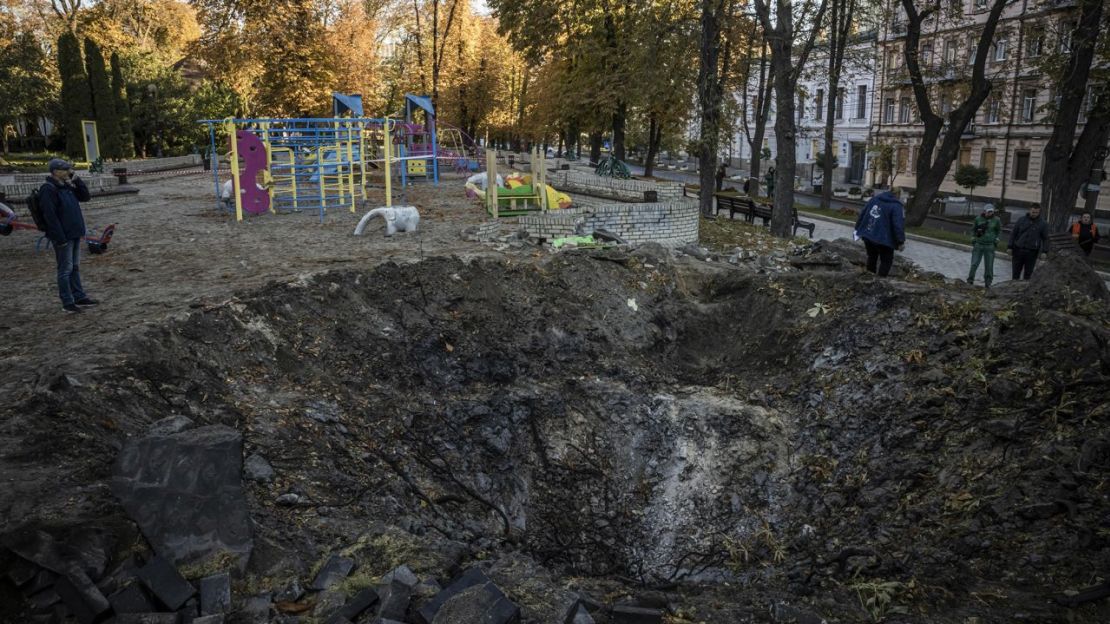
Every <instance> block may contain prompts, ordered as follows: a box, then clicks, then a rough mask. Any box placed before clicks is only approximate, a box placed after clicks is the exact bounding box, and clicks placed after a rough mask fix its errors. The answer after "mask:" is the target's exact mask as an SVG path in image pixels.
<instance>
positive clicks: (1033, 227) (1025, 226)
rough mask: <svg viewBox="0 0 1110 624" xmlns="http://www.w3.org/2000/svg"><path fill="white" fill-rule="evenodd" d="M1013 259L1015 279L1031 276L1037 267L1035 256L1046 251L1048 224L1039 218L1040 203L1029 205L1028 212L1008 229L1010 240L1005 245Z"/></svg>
mask: <svg viewBox="0 0 1110 624" xmlns="http://www.w3.org/2000/svg"><path fill="white" fill-rule="evenodd" d="M1006 248H1007V249H1009V250H1010V255H1011V257H1012V259H1013V269H1014V275H1013V278H1014V279H1015V280H1018V279H1029V278H1030V277H1033V269H1035V268H1036V267H1037V256H1039V255H1041V254H1042V253H1043V254H1047V253H1048V225H1046V224H1045V222H1044V219H1042V218H1041V205H1040V204H1033V205H1032V206H1030V207H1029V214H1027V215H1025V216H1023V217H1022V218H1020V219H1018V222H1017V223H1016V224H1015V225H1014V229H1013V230H1011V231H1010V242H1009V243H1008V244H1007V245H1006Z"/></svg>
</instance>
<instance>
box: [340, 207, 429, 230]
mask: <svg viewBox="0 0 1110 624" xmlns="http://www.w3.org/2000/svg"><path fill="white" fill-rule="evenodd" d="M378 215H381V217H382V218H383V219H385V235H386V236H393V235H394V234H396V233H397V232H398V231H401V232H415V231H416V226H417V225H418V224H419V223H420V213H419V212H417V211H416V206H393V207H392V208H385V207H383V208H375V209H373V210H371V211H370V212H368V213H366V214H365V215H364V216H363V217H362V219H361V220H360V221H359V222H358V226H357V227H356V228H355V236H362V231H363V230H365V229H366V224H367V223H369V222H370V219H373V218H374V217H376V216H378Z"/></svg>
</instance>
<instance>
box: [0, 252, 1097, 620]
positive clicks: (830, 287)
mask: <svg viewBox="0 0 1110 624" xmlns="http://www.w3.org/2000/svg"><path fill="white" fill-rule="evenodd" d="M695 265H696V266H695ZM1025 287H1026V285H1024V284H1013V285H1009V286H1007V287H1006V288H1004V289H999V291H998V292H996V293H995V294H993V295H992V296H989V297H984V296H983V295H982V294H981V293H979V292H975V293H972V292H971V291H968V290H960V289H947V288H943V287H939V288H938V287H937V286H936V285H934V284H931V283H928V282H921V281H895V280H889V281H884V280H878V281H876V280H875V279H874V278H870V277H862V276H860V275H859V274H858V273H856V272H854V271H820V272H811V271H803V272H793V273H784V274H780V275H770V276H768V275H759V274H754V273H751V272H746V271H742V270H734V269H731V268H728V267H725V268H719V267H718V268H715V267H712V266H710V265H705V264H702V263H693V262H691V263H689V264H676V263H675V261H673V260H672V259H671V258H670V256H669V255H668V254H666V253H665V252H662V251H661V250H660V249H652V248H650V247H649V248H644V249H641V250H639V251H633V252H627V251H615V250H608V251H580V252H570V253H564V254H560V255H556V256H551V257H546V258H544V259H540V260H535V259H527V260H524V259H506V260H476V261H472V262H465V261H461V260H458V259H451V258H432V259H428V260H425V261H423V262H420V263H415V264H405V265H396V264H387V265H384V266H381V267H378V268H376V269H373V270H368V271H355V270H348V271H338V272H331V273H326V274H323V275H318V276H315V277H311V278H305V279H304V280H302V281H299V282H295V283H275V284H271V285H270V286H268V287H266V288H264V289H262V290H259V291H256V292H250V293H245V294H242V295H240V296H239V297H238V298H237V299H235V300H233V301H231V302H229V303H227V304H224V305H220V306H215V307H211V308H208V309H203V310H198V311H196V312H195V313H192V314H190V315H189V316H187V317H185V318H183V319H181V320H179V321H174V322H171V323H168V324H166V325H164V326H161V327H158V328H154V329H152V330H150V331H148V332H145V333H143V334H141V335H140V336H138V337H135V338H133V339H132V340H131V342H129V343H128V344H125V345H122V346H121V349H122V352H123V354H124V357H123V362H122V364H120V365H119V366H118V367H115V368H113V369H112V370H111V371H107V372H104V373H102V374H100V375H99V376H98V377H97V378H96V379H84V380H75V379H72V378H68V377H66V376H64V375H58V376H56V377H54V378H52V379H48V380H46V381H44V382H43V383H42V384H40V386H39V387H38V388H37V389H36V390H35V392H34V393H33V394H32V395H31V396H29V397H27V399H26V400H25V401H23V402H22V403H21V404H19V405H17V406H14V408H15V411H14V412H13V415H12V416H11V417H10V418H7V419H6V421H5V422H6V423H7V424H6V426H5V430H4V432H3V435H5V436H7V437H10V438H12V439H17V440H18V442H19V443H18V446H17V447H16V446H14V445H13V446H12V447H11V448H18V449H19V453H18V454H10V455H9V456H8V457H7V458H6V460H5V461H6V463H5V471H6V472H7V473H8V474H6V475H5V479H6V480H10V481H11V482H12V483H14V485H13V486H12V488H13V489H14V490H15V491H16V492H17V496H18V497H20V500H22V501H24V502H21V503H19V504H13V505H10V506H9V508H8V509H9V511H8V514H9V517H8V518H6V519H5V521H6V522H9V523H10V525H11V526H15V525H16V524H22V525H24V526H27V525H33V526H36V527H40V528H46V529H47V530H48V531H54V532H58V533H59V534H60V533H61V532H63V530H64V529H66V528H67V527H74V526H85V525H95V526H103V527H114V528H113V529H112V530H114V531H116V532H117V533H119V538H120V541H121V543H122V544H123V546H121V552H122V551H123V550H127V549H130V550H131V551H135V550H136V549H141V545H137V542H136V537H135V532H134V529H127V528H125V527H126V525H127V522H126V521H125V520H124V514H123V511H122V509H121V508H120V507H119V505H118V503H117V502H116V501H115V500H114V499H113V498H112V497H111V495H110V493H109V492H108V491H107V488H106V487H105V485H104V483H105V482H106V480H107V478H108V475H109V471H110V469H111V464H112V461H113V460H114V458H115V456H116V454H117V452H118V449H119V448H120V446H121V444H122V443H123V441H124V440H125V439H126V438H127V437H128V436H130V435H134V434H137V433H140V432H142V431H143V430H144V428H145V427H146V426H147V425H148V424H149V423H151V422H153V421H155V420H158V419H161V418H164V417H165V416H168V415H172V414H180V415H186V416H188V417H190V418H191V419H193V420H194V421H196V422H197V423H198V424H203V425H207V424H222V425H227V426H230V427H233V428H235V429H237V430H239V431H241V432H242V433H243V444H244V457H248V458H250V460H249V461H248V462H247V463H248V465H252V463H253V465H258V464H259V463H264V464H268V465H269V466H272V468H273V476H272V478H270V477H269V476H268V475H267V476H266V478H258V479H256V480H253V481H250V482H249V484H248V485H247V496H248V504H249V508H250V513H251V518H252V521H253V523H254V532H255V535H254V541H255V546H254V553H253V555H252V559H251V563H250V567H249V568H248V571H247V573H246V576H245V577H244V578H243V579H241V580H240V581H239V583H238V584H237V585H236V599H237V600H244V599H246V597H249V596H251V595H255V594H258V593H261V592H264V591H278V590H280V589H281V588H282V586H283V585H284V584H285V583H286V582H287V581H288V580H289V579H291V578H293V577H298V576H299V577H301V578H302V579H303V578H307V577H309V574H310V570H311V569H313V568H314V567H316V566H317V565H318V564H319V562H320V561H321V560H322V559H324V558H325V557H326V556H327V555H328V554H329V553H333V552H337V551H339V550H341V549H342V550H343V551H344V552H346V553H348V554H351V555H352V556H353V557H355V558H356V560H357V561H358V564H359V566H360V568H359V569H360V570H363V573H364V574H367V575H378V574H382V573H384V572H386V571H388V570H389V569H391V568H392V567H393V566H395V565H399V564H401V563H407V564H409V565H410V566H412V568H413V569H414V571H416V572H417V573H419V574H421V575H431V576H438V577H440V578H449V577H450V576H452V575H453V574H454V573H456V572H457V571H458V570H459V569H460V567H461V566H463V565H466V564H468V563H469V562H472V561H475V560H481V559H488V560H491V561H492V562H493V563H492V565H493V568H492V571H491V576H492V577H493V578H495V580H497V581H498V584H499V585H500V586H501V587H502V589H503V590H505V592H506V594H508V595H509V597H510V598H512V599H513V600H514V601H516V602H517V603H519V604H520V605H521V606H522V608H523V610H524V620H525V621H531V622H543V623H547V622H561V621H562V619H561V618H562V617H563V614H564V613H565V612H566V608H567V606H568V602H567V600H568V598H567V596H571V598H569V600H570V601H571V602H573V599H574V596H577V595H587V596H591V597H593V598H594V599H597V600H609V601H612V600H617V599H619V598H620V597H622V596H623V597H626V598H628V599H630V600H632V601H633V602H635V601H637V600H639V601H640V602H642V603H647V602H651V601H652V600H661V601H662V603H664V604H667V605H669V606H670V609H671V612H672V615H671V617H672V620H671V621H674V622H686V621H690V622H701V621H704V622H741V621H795V620H801V621H807V620H806V619H805V618H808V617H812V616H813V614H819V615H820V616H822V617H825V618H828V620H829V621H840V622H856V621H869V620H876V621H877V620H880V619H882V618H886V621H900V622H953V623H956V622H960V623H962V622H969V621H976V620H971V619H969V618H979V620H977V621H982V622H1002V621H1007V622H1009V621H1034V622H1045V621H1060V622H1063V621H1086V622H1099V621H1107V620H1108V619H1110V607H1108V606H1107V605H1106V604H1105V603H1104V602H1103V603H1099V602H1095V603H1093V604H1086V605H1082V606H1076V607H1075V608H1070V609H1069V608H1066V607H1064V606H1062V605H1061V604H1060V603H1061V602H1067V597H1066V595H1065V594H1064V593H1065V592H1068V591H1073V590H1079V589H1082V588H1083V587H1085V586H1088V585H1091V584H1093V583H1096V582H1098V581H1100V580H1102V578H1101V577H1100V576H1099V575H1100V572H1102V571H1105V570H1106V569H1107V563H1108V562H1110V561H1108V550H1107V547H1108V545H1110V513H1108V512H1110V505H1108V504H1107V500H1106V497H1107V490H1106V488H1107V484H1108V483H1110V480H1108V479H1110V441H1108V440H1107V439H1106V426H1107V421H1108V417H1110V405H1108V403H1107V394H1106V390H1107V388H1108V387H1110V384H1108V381H1110V328H1108V327H1110V325H1108V319H1110V315H1108V311H1107V306H1106V304H1105V303H1104V302H1098V301H1095V300H1092V299H1091V298H1090V297H1086V296H1083V295H1080V294H1075V295H1070V296H1068V297H1064V298H1063V299H1061V300H1060V301H1056V300H1055V298H1053V302H1052V305H1053V307H1050V308H1042V307H1041V306H1040V302H1039V300H1037V299H1034V298H1032V297H1033V296H1034V295H1036V293H1037V291H1032V290H1031V291H1029V292H1026V291H1025V290H1024V289H1025ZM1036 296H1040V295H1036ZM522 567H523V568H524V571H522V570H521V568H522ZM537 579H538V580H537ZM660 596H662V598H659V597H660ZM1054 597H1055V599H1054ZM20 608H21V607H18V606H16V603H15V602H14V601H7V602H6V603H5V604H4V606H2V607H0V609H4V610H6V611H2V613H6V614H8V617H9V618H10V619H15V618H18V616H17V615H16V614H17V613H18V612H19V609H20ZM599 621H604V620H602V619H600V616H599ZM815 621H816V620H815Z"/></svg>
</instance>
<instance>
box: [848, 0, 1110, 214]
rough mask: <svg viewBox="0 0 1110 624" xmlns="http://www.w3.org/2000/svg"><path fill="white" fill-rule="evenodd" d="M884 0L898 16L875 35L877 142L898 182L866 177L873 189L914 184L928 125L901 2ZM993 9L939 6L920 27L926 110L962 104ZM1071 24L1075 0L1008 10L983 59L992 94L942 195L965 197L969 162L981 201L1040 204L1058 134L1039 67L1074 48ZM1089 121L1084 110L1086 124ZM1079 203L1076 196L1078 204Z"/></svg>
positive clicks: (1107, 203) (956, 2) (973, 3)
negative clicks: (890, 155)
mask: <svg viewBox="0 0 1110 624" xmlns="http://www.w3.org/2000/svg"><path fill="white" fill-rule="evenodd" d="M887 2H888V7H887V9H888V11H887V13H886V14H887V15H890V16H892V17H891V18H889V19H888V20H886V21H884V23H883V25H882V27H881V28H880V33H879V40H878V54H879V59H880V63H879V65H880V66H879V68H878V70H879V71H878V72H877V74H876V81H877V88H878V94H877V97H876V98H875V101H874V110H873V112H872V115H871V117H872V124H871V142H872V143H873V144H875V143H884V144H888V145H890V146H891V147H892V148H893V150H894V169H895V171H894V173H893V176H892V178H893V179H892V180H890V179H888V180H883V179H882V178H883V177H884V176H882V175H881V174H880V173H879V172H876V171H870V172H869V175H868V183H870V184H881V183H888V184H889V183H893V184H895V185H898V186H907V187H912V186H913V185H914V182H915V176H914V162H915V161H916V159H917V155H918V149H919V148H920V143H921V139H920V137H921V133H922V129H923V126H922V125H921V122H920V115H919V113H918V110H917V106H916V103H915V100H914V95H913V92H912V89H911V87H910V82H909V74H908V72H907V70H906V67H905V55H904V52H903V50H904V46H905V35H906V20H905V13H904V11H903V10H902V8H901V3H900V2H898V1H896V0H887ZM990 7H991V2H990V0H943V2H942V8H941V11H940V12H939V13H938V14H936V15H934V16H932V17H930V18H929V19H927V20H926V21H925V22H924V24H923V25H922V37H921V46H920V48H919V59H920V63H921V66H922V74H923V78H924V79H925V82H926V84H927V85H928V86H929V89H930V94H931V96H930V98H931V99H930V103H931V105H932V107H933V108H934V111H935V112H937V113H938V114H940V115H942V116H944V115H946V114H947V113H948V112H949V111H951V110H952V108H953V107H954V106H956V105H957V104H958V103H959V101H960V100H961V99H962V96H961V95H960V89H961V88H962V87H965V86H966V84H967V81H968V80H969V78H970V75H971V68H972V64H973V63H974V61H975V53H976V48H977V45H978V41H979V37H980V34H981V33H982V29H983V24H984V23H985V22H986V20H987V16H988V14H989V12H990ZM1075 19H1076V10H1075V3H1074V0H1014V1H1013V2H1010V3H1009V4H1007V5H1006V7H1005V8H1004V9H1003V13H1002V17H1001V19H1000V20H999V24H998V28H997V31H996V34H995V37H994V41H993V43H992V45H991V47H990V50H989V52H988V54H989V56H988V58H987V60H986V66H985V69H986V76H987V77H988V78H989V79H990V80H991V83H992V88H991V94H990V96H989V97H988V98H987V100H986V102H984V103H983V105H982V107H981V108H980V110H979V111H978V113H977V115H976V117H975V118H974V120H973V122H972V123H971V124H970V125H969V127H968V128H967V129H966V130H965V132H964V134H963V136H962V142H961V147H960V152H959V158H958V161H957V163H954V164H953V166H952V170H951V172H950V173H949V176H948V179H947V180H946V181H945V183H944V184H943V185H942V186H941V192H942V193H943V194H955V195H959V194H966V193H967V189H961V188H959V187H958V186H957V185H956V183H955V180H954V178H953V176H954V174H955V170H956V167H957V166H958V165H959V164H973V165H977V166H981V167H984V168H986V169H987V171H988V175H989V180H990V181H989V182H988V184H987V186H986V187H982V188H976V189H975V190H974V193H975V197H976V198H977V199H984V200H985V199H993V200H995V201H996V202H999V203H1001V204H1002V205H1004V206H1008V207H1010V208H1011V209H1015V208H1017V209H1020V208H1022V207H1024V206H1027V205H1028V204H1030V203H1033V202H1038V201H1040V193H1041V180H1042V178H1043V158H1042V156H1043V153H1044V149H1045V146H1046V145H1047V143H1048V140H1049V138H1050V137H1051V135H1052V128H1053V121H1052V110H1053V103H1054V101H1055V95H1054V93H1053V85H1052V83H1051V82H1050V81H1049V80H1048V79H1047V78H1046V76H1045V74H1044V70H1043V67H1042V60H1043V59H1044V58H1045V57H1046V55H1048V54H1050V53H1051V52H1053V51H1067V50H1068V49H1069V46H1070V45H1071V44H1070V33H1071V31H1072V30H1074V24H1075ZM1089 106H1090V105H1089V104H1088V105H1087V107H1089ZM1087 107H1085V109H1086V108H1087ZM1084 121H1085V113H1084V114H1083V115H1081V117H1080V123H1081V124H1082V123H1083V122H1084ZM1108 195H1110V186H1108V185H1107V184H1106V183H1103V185H1102V187H1101V192H1100V195H1099V199H1100V202H1099V207H1100V208H1110V199H1107V196H1108ZM1082 204H1083V201H1082V200H1081V199H1080V198H1077V205H1080V206H1081V205H1082Z"/></svg>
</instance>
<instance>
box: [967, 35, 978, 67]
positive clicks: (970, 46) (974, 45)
mask: <svg viewBox="0 0 1110 624" xmlns="http://www.w3.org/2000/svg"><path fill="white" fill-rule="evenodd" d="M978 47H979V41H978V40H977V39H976V38H975V37H968V40H967V64H968V65H974V64H975V53H976V52H978Z"/></svg>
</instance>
